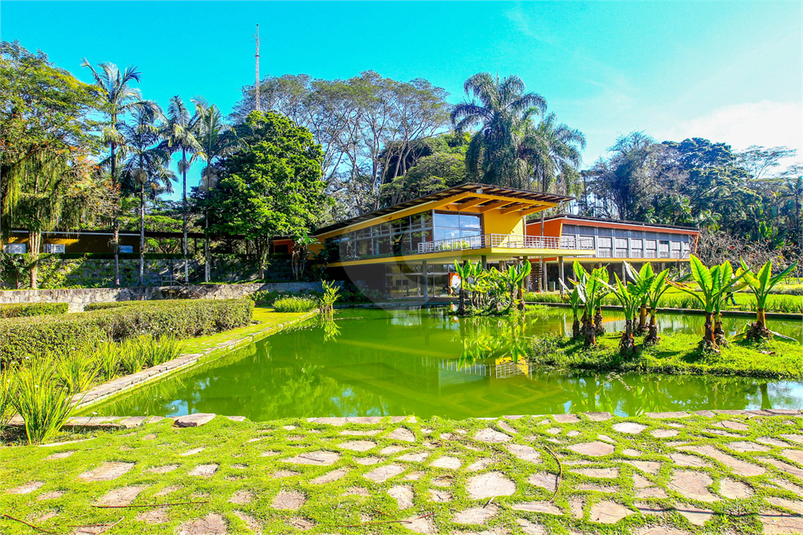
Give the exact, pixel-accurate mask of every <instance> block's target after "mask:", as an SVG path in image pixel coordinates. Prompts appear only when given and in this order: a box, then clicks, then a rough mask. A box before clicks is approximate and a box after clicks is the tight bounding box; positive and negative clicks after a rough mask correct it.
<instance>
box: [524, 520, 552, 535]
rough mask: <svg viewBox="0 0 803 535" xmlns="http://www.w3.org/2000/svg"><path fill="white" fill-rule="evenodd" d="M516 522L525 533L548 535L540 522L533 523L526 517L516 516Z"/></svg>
mask: <svg viewBox="0 0 803 535" xmlns="http://www.w3.org/2000/svg"><path fill="white" fill-rule="evenodd" d="M516 524H518V526H519V527H520V528H521V531H522V533H524V534H525V535H548V533H547V531H546V528H545V527H544V526H542V525H541V524H533V523H532V522H530V521H529V520H527V519H526V518H517V519H516Z"/></svg>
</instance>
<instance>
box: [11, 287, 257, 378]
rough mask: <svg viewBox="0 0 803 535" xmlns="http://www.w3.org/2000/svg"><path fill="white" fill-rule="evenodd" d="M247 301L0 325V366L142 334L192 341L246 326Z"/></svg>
mask: <svg viewBox="0 0 803 535" xmlns="http://www.w3.org/2000/svg"><path fill="white" fill-rule="evenodd" d="M253 310H254V304H253V302H252V301H250V300H248V299H224V300H213V299H205V300H175V301H142V302H139V304H138V305H133V304H132V305H128V306H123V307H117V308H112V309H107V310H95V311H91V312H84V313H82V314H70V315H62V316H42V317H39V318H29V319H25V320H23V319H21V318H12V319H6V320H0V363H2V364H3V366H6V365H7V364H8V363H9V362H15V361H19V360H21V359H24V358H25V357H34V358H35V357H37V356H39V355H43V354H47V353H52V354H54V355H56V356H59V355H65V354H68V353H69V352H71V351H76V350H79V349H82V348H87V347H96V346H98V345H99V344H101V343H103V342H106V341H109V340H114V341H121V340H126V339H128V338H131V337H134V336H139V335H143V334H150V335H152V336H162V335H169V336H172V337H175V338H191V337H193V336H201V335H206V334H212V333H216V332H221V331H226V330H229V329H233V328H235V327H241V326H243V325H247V324H248V323H249V322H250V321H251V315H252V313H253Z"/></svg>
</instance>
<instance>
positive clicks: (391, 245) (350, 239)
mask: <svg viewBox="0 0 803 535" xmlns="http://www.w3.org/2000/svg"><path fill="white" fill-rule="evenodd" d="M423 241H432V212H422V213H420V214H415V215H412V216H405V217H400V218H397V219H394V220H393V221H390V222H389V223H379V224H377V225H373V226H370V227H366V228H362V229H359V230H355V231H354V232H347V233H346V234H342V235H340V236H336V237H334V238H328V239H327V240H326V243H327V244H332V248H333V249H334V250H333V251H332V252H333V255H334V256H333V257H332V258H330V259H329V261H330V262H337V261H347V260H361V259H363V258H375V257H382V256H401V255H408V254H412V253H416V252H418V244H419V243H421V242H423Z"/></svg>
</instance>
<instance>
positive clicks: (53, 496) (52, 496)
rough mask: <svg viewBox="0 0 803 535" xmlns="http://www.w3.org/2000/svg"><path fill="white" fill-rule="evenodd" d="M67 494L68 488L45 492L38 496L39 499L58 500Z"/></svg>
mask: <svg viewBox="0 0 803 535" xmlns="http://www.w3.org/2000/svg"><path fill="white" fill-rule="evenodd" d="M65 494H67V491H66V490H53V491H50V492H44V493H42V494H40V495H39V496H37V497H36V500H37V501H40V502H41V501H45V500H57V499H59V498H61V497H62V496H64V495H65Z"/></svg>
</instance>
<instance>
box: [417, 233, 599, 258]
mask: <svg viewBox="0 0 803 535" xmlns="http://www.w3.org/2000/svg"><path fill="white" fill-rule="evenodd" d="M488 247H497V248H500V249H587V250H589V251H593V250H594V239H593V238H588V237H582V236H563V237H556V236H521V235H512V234H480V235H477V236H466V237H464V238H450V239H448V240H436V241H429V242H422V243H419V244H418V253H419V254H423V253H438V252H441V251H466V250H470V249H485V248H488Z"/></svg>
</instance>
